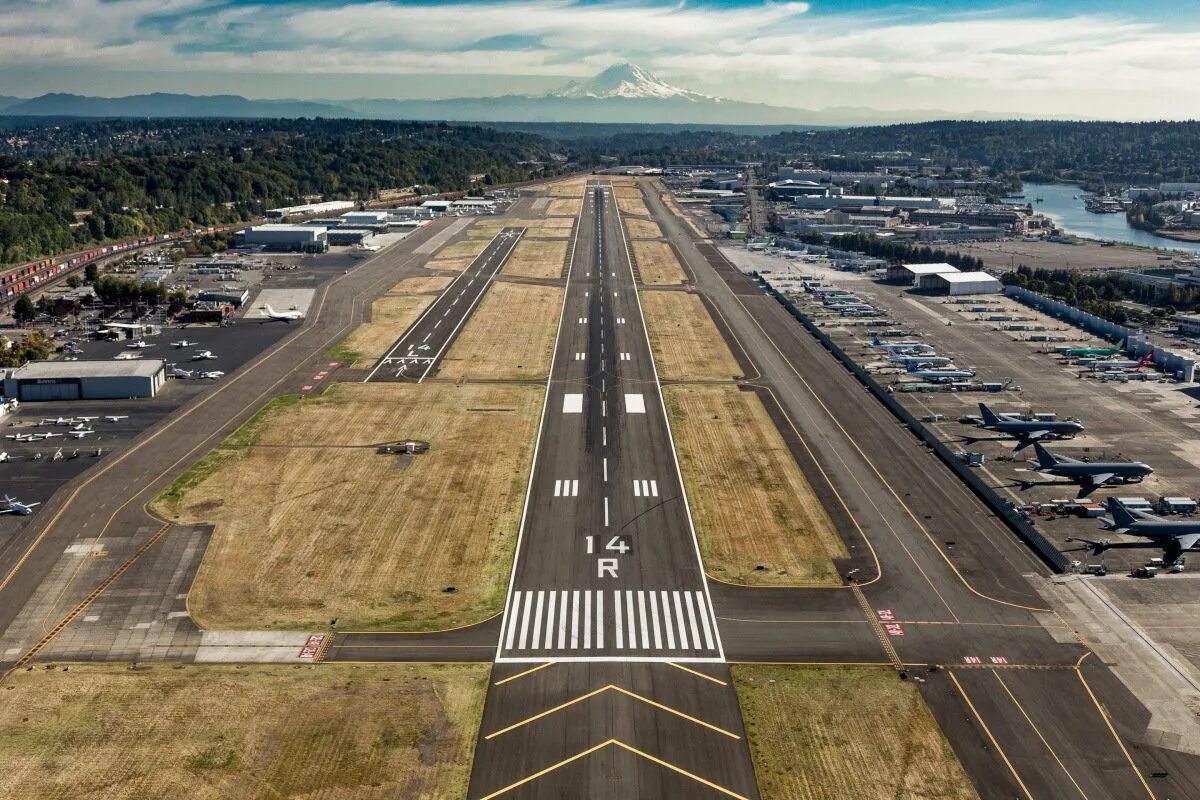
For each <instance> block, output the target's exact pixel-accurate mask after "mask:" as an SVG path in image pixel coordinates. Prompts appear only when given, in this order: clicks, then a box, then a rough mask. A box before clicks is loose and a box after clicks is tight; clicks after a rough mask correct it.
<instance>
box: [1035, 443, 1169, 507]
mask: <svg viewBox="0 0 1200 800" xmlns="http://www.w3.org/2000/svg"><path fill="white" fill-rule="evenodd" d="M1033 450H1034V452H1035V453H1036V454H1037V466H1035V467H1033V471H1034V472H1041V473H1043V474H1046V475H1054V476H1055V477H1058V478H1066V479H1067V480H1070V481H1072V482H1074V483H1076V484H1078V485H1079V486H1080V487H1081V488H1082V491H1081V492H1080V496H1081V497H1082V496H1083V495H1086V494H1088V493H1089V492H1091V491H1093V490H1095V489H1098V488H1100V487H1101V486H1104V485H1107V484H1125V483H1141V481H1142V478H1144V477H1146V476H1147V475H1149V474H1150V473H1152V472H1154V468H1153V467H1151V466H1150V465H1149V464H1143V463H1142V462H1140V461H1080V460H1078V459H1074V458H1071V457H1070V456H1063V455H1056V454H1054V453H1051V452H1050V451H1048V450H1047V449H1046V448H1044V447H1042V446H1041V445H1040V444H1038V443H1037V442H1034V445H1033Z"/></svg>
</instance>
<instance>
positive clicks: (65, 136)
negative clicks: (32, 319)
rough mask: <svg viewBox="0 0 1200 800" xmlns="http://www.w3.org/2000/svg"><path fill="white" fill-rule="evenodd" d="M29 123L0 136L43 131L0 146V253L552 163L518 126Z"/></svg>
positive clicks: (501, 178)
mask: <svg viewBox="0 0 1200 800" xmlns="http://www.w3.org/2000/svg"><path fill="white" fill-rule="evenodd" d="M39 133H41V129H39V130H38V131H30V132H23V133H21V134H13V135H11V136H10V137H9V138H8V139H7V140H6V141H7V142H8V147H9V148H10V149H12V148H15V147H17V146H18V143H20V142H21V141H25V142H26V145H25V147H26V149H32V150H34V151H37V150H38V148H37V147H33V148H30V145H31V144H33V143H34V142H38V141H41V142H45V143H46V144H45V146H44V150H45V151H44V152H41V153H40V154H39V155H37V157H32V158H31V155H33V153H28V152H23V153H22V154H21V155H16V154H15V153H14V154H10V155H0V262H2V263H17V262H22V261H28V260H32V259H36V258H40V257H43V256H46V255H54V254H56V253H61V252H65V251H69V250H74V249H77V248H80V247H84V246H87V245H90V244H93V243H97V242H102V241H105V240H110V239H122V238H127V237H131V236H142V235H147V234H154V233H161V232H165V231H172V230H179V229H181V228H188V227H193V226H208V225H215V224H221V223H228V222H234V221H239V220H246V219H250V218H252V217H254V216H255V215H256V214H258V213H260V212H261V211H262V210H263V209H265V208H269V207H271V206H276V205H283V204H289V203H294V202H299V200H300V198H302V197H304V196H305V195H322V196H324V197H326V198H346V199H354V200H366V199H369V198H370V197H372V195H373V194H375V193H377V192H378V191H379V190H381V189H386V188H398V187H410V186H419V187H422V190H423V191H454V190H461V189H467V188H470V187H471V186H472V182H473V179H474V178H476V177H477V176H484V178H483V182H484V183H486V184H492V183H508V182H511V181H518V180H525V179H528V178H531V177H537V176H538V175H541V174H545V172H547V171H548V172H550V173H553V170H554V168H553V167H551V168H549V169H547V168H546V167H545V166H544V165H546V164H556V163H560V161H559V160H556V158H555V156H554V155H553V154H552V152H551V150H552V148H551V146H550V144H549V143H548V142H546V141H545V140H542V139H539V138H537V137H534V136H530V135H528V134H522V133H501V132H498V131H494V130H490V129H487V128H479V127H471V126H453V125H439V124H424V123H422V124H407V123H389V122H352V121H338V120H334V121H319V120H318V121H312V120H294V121H268V122H261V121H240V122H222V121H213V120H197V121H190V122H171V123H170V124H169V125H166V126H159V125H157V124H156V123H153V122H146V121H143V122H89V123H77V124H74V125H69V126H65V127H58V128H54V129H52V130H50V131H47V132H45V133H44V134H42V135H41V138H39ZM49 140H56V141H58V145H56V146H53V147H52V146H50V145H49ZM67 140H69V141H73V142H75V144H74V145H67V144H65V141H67ZM118 144H120V145H121V146H117V145H118ZM81 154H82V155H86V156H89V157H88V158H81V157H80V155H81ZM559 168H560V169H561V167H559Z"/></svg>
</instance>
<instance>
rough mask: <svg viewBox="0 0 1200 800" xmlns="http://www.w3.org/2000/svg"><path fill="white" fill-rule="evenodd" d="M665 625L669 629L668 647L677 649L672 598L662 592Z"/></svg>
mask: <svg viewBox="0 0 1200 800" xmlns="http://www.w3.org/2000/svg"><path fill="white" fill-rule="evenodd" d="M662 609H663V627H664V628H666V629H667V649H668V650H674V649H675V626H674V625H672V624H671V598H670V595H668V594H667V593H666V592H663V593H662Z"/></svg>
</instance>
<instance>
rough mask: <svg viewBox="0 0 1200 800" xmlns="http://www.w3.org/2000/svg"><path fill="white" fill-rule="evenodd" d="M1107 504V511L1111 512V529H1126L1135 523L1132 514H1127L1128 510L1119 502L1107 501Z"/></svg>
mask: <svg viewBox="0 0 1200 800" xmlns="http://www.w3.org/2000/svg"><path fill="white" fill-rule="evenodd" d="M1108 504H1109V510H1110V511H1112V516H1113V527H1116V528H1128V527H1129V526H1130V525H1132V524H1133V523H1135V522H1137V520H1136V519H1134V517H1133V514H1130V513H1129V509H1127V508H1126V507H1125V506H1124V505H1123V504H1122V503H1121V501H1120V500H1115V499H1114V500H1109V501H1108Z"/></svg>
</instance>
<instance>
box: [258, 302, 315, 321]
mask: <svg viewBox="0 0 1200 800" xmlns="http://www.w3.org/2000/svg"><path fill="white" fill-rule="evenodd" d="M259 308H260V309H261V310H263V311H264V312H266V317H267V319H268V320H275V321H277V322H286V323H288V324H291V323H292V322H293V321H294V320H298V319H304V313H303V312H301V311H296V310H295V309H293V310H291V311H276V310H275V309H273V308H271V305H270V304H269V303H268V304H266V305H261V306H259Z"/></svg>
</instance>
